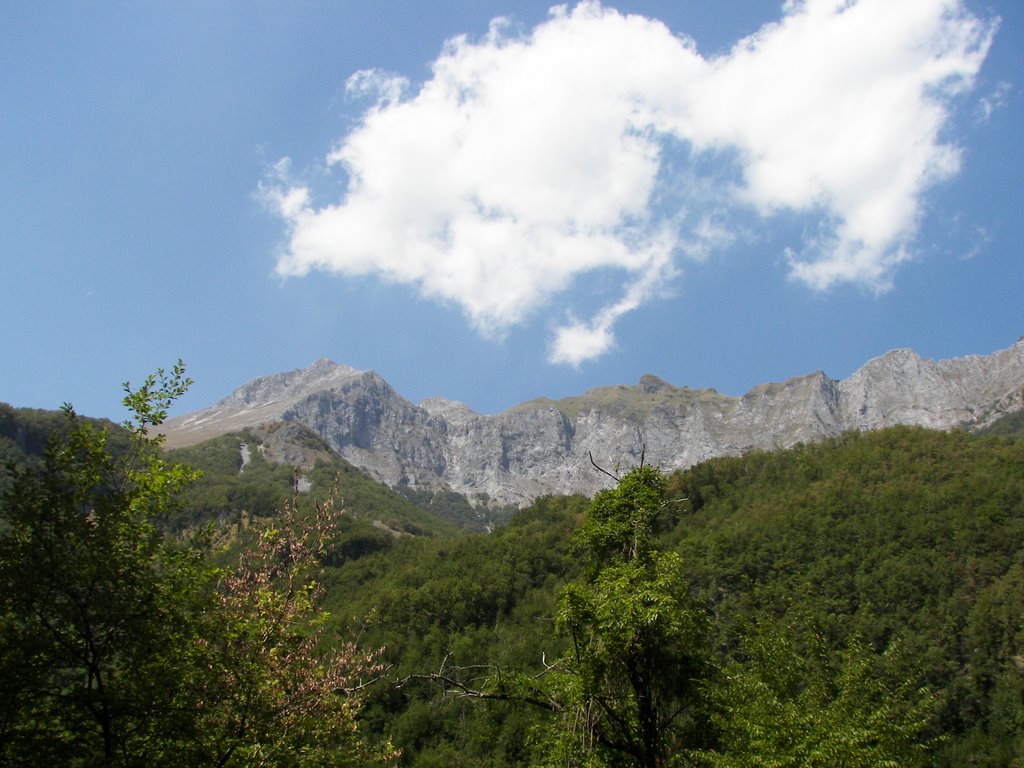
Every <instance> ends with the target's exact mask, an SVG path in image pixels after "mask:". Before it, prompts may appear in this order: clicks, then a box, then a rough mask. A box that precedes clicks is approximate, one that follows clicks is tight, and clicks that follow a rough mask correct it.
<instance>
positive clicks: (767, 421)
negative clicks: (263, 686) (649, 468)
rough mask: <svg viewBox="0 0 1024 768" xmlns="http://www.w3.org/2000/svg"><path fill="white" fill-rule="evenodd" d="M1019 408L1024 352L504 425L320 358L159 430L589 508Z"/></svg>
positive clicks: (679, 394)
mask: <svg viewBox="0 0 1024 768" xmlns="http://www.w3.org/2000/svg"><path fill="white" fill-rule="evenodd" d="M1022 409H1024V338H1021V339H1020V340H1018V341H1017V342H1016V343H1015V344H1014V345H1013V346H1011V347H1009V348H1007V349H1003V350H1000V351H997V352H994V353H992V354H990V355H970V356H965V357H958V358H953V359H950V360H942V361H933V360H926V359H923V358H922V357H920V356H919V355H917V354H916V353H915V352H913V351H912V350H909V349H899V350H894V351H891V352H888V353H886V354H884V355H882V356H881V357H878V358H875V359H874V360H871V361H869V362H868V363H866V364H865V365H864V366H863V367H861V368H860V369H859V370H857V371H856V372H855V373H854V374H852V375H851V376H850V377H849V378H846V379H842V380H836V379H832V378H829V377H828V376H827V375H825V373H823V372H822V371H817V372H815V373H811V374H807V375H804V376H798V377H795V378H791V379H789V380H787V381H784V382H781V383H771V384H764V385H761V386H758V387H755V388H754V389H752V390H751V391H750V392H748V393H747V394H745V395H743V396H742V397H731V396H728V395H723V394H720V393H718V392H716V391H715V390H713V389H692V388H689V387H679V386H674V385H672V384H669V383H668V382H666V381H664V380H662V379H660V378H658V377H657V376H654V375H652V374H647V375H644V376H643V377H641V379H640V381H639V382H638V383H637V384H636V385H633V386H625V385H619V386H608V387H597V388H594V389H591V390H589V391H588V392H586V393H585V394H583V395H579V396H574V397H568V398H564V399H561V400H551V399H547V398H543V397H542V398H538V399H536V400H531V401H529V402H525V403H521V404H519V405H516V406H513V407H512V408H509V409H508V410H506V411H503V412H502V413H498V414H494V415H483V414H479V413H476V412H474V411H473V410H472V409H470V408H469V407H468V406H466V405H465V404H463V403H460V402H457V401H452V400H446V399H444V398H439V397H438V398H430V399H428V400H425V401H423V402H421V403H420V404H419V405H414V404H413V403H411V402H409V401H408V400H406V399H405V398H403V397H402V396H401V395H399V394H398V393H397V392H396V391H395V390H394V389H393V388H392V387H391V386H390V385H389V384H388V383H387V382H386V381H385V380H384V379H383V378H382V377H381V376H379V375H378V374H377V373H375V372H373V371H362V370H357V369H355V368H351V367H349V366H346V365H340V364H337V363H334V362H332V361H331V360H327V359H321V360H317V361H316V362H314V363H313V364H312V365H310V366H309V367H308V368H304V369H299V370H294V371H290V372H286V373H278V374H273V375H269V376H262V377H260V378H257V379H254V380H252V381H250V382H248V383H247V384H244V385H243V386H241V387H239V388H238V389H236V390H235V391H234V392H233V393H231V394H230V395H229V396H227V397H226V398H224V399H223V400H221V401H220V402H218V403H216V404H214V405H212V406H210V407H208V408H204V409H202V410H199V411H196V412H194V413H190V414H186V415H183V416H178V417H175V418H172V419H169V420H168V421H167V422H166V423H165V425H164V431H165V434H166V437H167V444H168V447H172V448H173V447H183V446H186V445H192V444H196V443H199V442H202V441H204V440H207V439H210V438H214V437H217V436H219V435H223V434H226V433H230V432H235V431H239V430H242V429H247V428H249V429H251V428H256V427H261V426H266V425H270V424H276V423H280V422H285V423H288V424H291V425H301V426H304V427H305V428H308V429H309V430H312V431H313V432H315V433H316V434H317V435H319V436H320V437H321V438H322V439H323V440H324V441H325V442H326V443H327V444H328V445H329V446H330V447H331V448H332V449H333V450H334V451H336V452H337V453H338V454H340V455H341V456H342V457H344V458H345V459H347V460H348V461H349V462H351V463H352V464H354V465H356V466H357V467H360V468H362V469H364V470H366V471H367V472H368V473H369V474H370V475H371V476H373V477H374V478H376V479H377V480H380V481H381V482H383V483H385V484H387V485H390V486H392V487H401V486H409V487H411V488H414V489H437V488H444V489H450V490H454V491H456V492H458V493H461V494H464V495H465V496H466V497H467V498H469V499H470V500H471V501H472V502H473V503H475V504H478V505H481V506H484V505H509V504H512V505H521V504H524V503H527V502H529V501H531V500H533V499H535V498H537V497H539V496H543V495H547V494H567V493H581V494H585V495H590V494H593V493H594V492H595V491H596V490H599V489H600V488H603V487H607V486H608V485H609V484H610V483H611V482H612V481H611V479H610V478H609V476H608V474H606V473H602V472H600V471H598V470H597V467H598V466H599V467H601V468H604V469H606V470H608V471H610V472H614V468H615V467H617V466H622V467H631V466H634V465H636V464H638V463H640V461H641V459H643V460H644V461H646V462H647V463H650V464H655V465H658V466H660V467H661V468H662V469H665V470H673V469H679V468H685V467H688V466H691V465H693V464H696V463H698V462H700V461H703V460H705V459H709V458H712V457H716V456H722V455H735V454H740V453H744V452H746V451H750V450H756V449H762V450H767V449H773V448H779V447H787V446H790V445H794V444H796V443H800V442H805V443H806V442H812V441H816V440H819V439H822V438H825V437H830V436H833V435H837V434H839V433H842V432H845V431H849V430H862V431H863V430H873V429H880V428H883V427H888V426H894V425H897V424H907V425H917V426H924V427H929V428H934V429H954V428H964V429H968V430H973V429H979V428H982V427H985V426H987V425H989V424H991V423H992V422H994V421H995V420H996V419H998V418H1000V417H1001V416H1004V415H1006V414H1009V413H1014V412H1017V411H1020V410H1022ZM281 434H295V433H294V430H287V431H285V432H282V433H281ZM279 442H280V441H279ZM276 450H279V451H281V458H280V460H281V461H290V462H297V461H301V459H302V451H301V440H300V439H299V437H298V436H296V437H295V439H294V440H293V441H291V443H290V445H289V446H288V450H287V451H285V450H284V448H283V447H282V446H277V448H276Z"/></svg>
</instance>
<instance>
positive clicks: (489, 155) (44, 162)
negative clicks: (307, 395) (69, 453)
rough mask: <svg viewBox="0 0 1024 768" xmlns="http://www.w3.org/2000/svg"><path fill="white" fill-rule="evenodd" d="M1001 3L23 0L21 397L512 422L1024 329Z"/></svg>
mask: <svg viewBox="0 0 1024 768" xmlns="http://www.w3.org/2000/svg"><path fill="white" fill-rule="evenodd" d="M1022 42H1024V8H1022V7H1021V6H1020V4H1019V3H1018V2H1016V0H998V1H995V2H979V1H977V0H967V2H965V3H958V2H954V1H953V0H899V1H898V2H894V1H893V0H859V1H858V2H849V3H843V2H838V1H837V0H807V1H806V2H790V3H788V4H787V5H786V6H785V7H783V5H782V3H781V1H780V2H765V1H761V0H757V1H754V0H733V1H731V2H716V3H706V2H682V1H680V0H670V1H669V0H666V1H665V2H660V1H658V0H646V1H644V2H639V1H635V2H622V3H617V4H616V3H611V2H607V3H604V4H603V5H598V4H597V3H583V4H580V5H567V6H564V7H562V8H561V9H560V10H555V11H551V10H550V3H548V2H526V1H524V0H507V1H506V2H500V1H498V0H486V1H480V0H473V1H472V2H470V1H469V0H465V1H462V2H455V1H451V2H449V1H447V0H439V2H433V3H422V2H412V1H409V2H405V1H404V0H403V1H399V0H381V1H380V2H373V3H356V2H340V1H339V2H313V1H312V0H301V1H300V2H283V1H282V2H269V1H266V2H263V1H258V2H245V3H242V2H226V1H225V2H206V1H205V0H204V1H202V2H189V1H188V0H185V1H182V0H175V2H155V1H154V2H145V3H134V2H106V3H86V2H60V3H36V2H18V1H15V2H11V3H6V4H5V5H4V8H3V10H0V71H3V72H4V76H3V78H0V104H2V105H3V116H2V118H0V185H2V187H0V190H2V191H0V195H2V197H0V201H2V202H0V259H2V261H0V266H2V272H0V275H2V282H0V284H2V286H3V296H4V301H3V302H2V304H0V345H2V349H3V353H4V355H3V356H4V364H3V365H2V366H0V401H5V402H8V403H10V404H12V405H15V406H27V407H38V408H55V407H58V406H59V405H60V404H61V403H62V402H64V401H71V402H72V403H74V404H75V406H76V408H77V409H78V410H79V411H80V412H83V413H87V414H90V415H98V416H109V417H112V418H115V419H120V418H122V417H123V415H124V414H123V411H122V409H121V407H120V385H121V382H123V381H125V380H131V381H136V382H137V381H139V380H141V379H142V378H144V377H145V375H146V374H147V373H149V372H150V371H152V370H154V369H156V368H158V367H169V366H170V365H172V364H173V363H174V361H175V360H176V359H178V358H182V359H184V360H185V362H186V365H187V366H188V369H189V373H190V374H191V375H192V376H193V378H194V379H195V380H196V383H195V385H194V387H193V389H192V391H191V392H190V393H189V394H188V395H187V396H186V397H185V398H184V399H183V400H182V401H181V403H180V404H179V406H178V407H177V408H176V409H175V413H182V412H185V411H190V410H194V409H197V408H200V407H204V406H206V405H210V404H212V403H213V402H214V401H216V400H218V399H220V398H221V397H223V396H225V395H227V394H228V393H229V392H230V391H231V390H232V389H234V388H235V387H236V386H238V385H240V384H242V383H244V382H246V381H248V380H249V379H251V378H253V377H256V376H259V375H263V374H268V373H275V372H279V371H286V370H291V369H294V368H301V367H305V366H307V365H309V364H310V363H311V362H313V361H314V360H316V359H318V358H321V357H329V358H331V359H333V360H335V361H337V362H340V363H345V364H348V365H352V366H354V367H357V368H364V369H373V370H376V371H377V372H379V373H380V374H381V375H383V376H384V377H385V378H386V379H387V380H388V381H389V382H390V383H391V384H392V385H393V386H394V387H395V388H396V389H397V390H398V391H399V392H400V393H401V394H403V395H404V396H405V397H407V398H409V399H410V400H412V401H414V402H418V401H419V400H422V399H424V398H426V397H430V396H434V395H441V396H444V397H448V398H450V399H455V400H462V401H464V402H465V403H467V404H468V405H470V406H471V407H472V408H474V409H475V410H477V411H479V412H482V413H494V412H497V411H501V410H503V409H505V408H507V407H510V406H512V405H514V404H516V403H518V402H522V401H524V400H528V399H531V398H533V397H537V396H541V395H544V396H549V397H563V396H567V395H570V394H577V393H581V392H584V391H585V390H587V389H589V388H590V387H593V386H598V385H606V384H620V383H624V384H629V383H635V382H636V381H637V380H638V379H639V377H640V376H641V375H642V374H644V373H646V372H651V373H655V374H657V375H659V376H661V377H662V378H664V379H666V380H668V381H670V382H672V383H674V384H677V385H685V386H694V387H713V388H715V389H717V390H719V391H721V392H725V393H727V394H732V395H740V394H743V393H744V392H746V391H747V390H749V389H750V388H751V387H753V386H755V385H757V384H760V383H763V382H767V381H778V380H782V379H785V378H787V377H789V376H795V375H801V374H804V373H808V372H811V371H813V370H817V369H822V370H824V371H825V372H826V373H828V374H829V375H830V376H833V377H835V378H842V377H845V376H848V375H849V374H850V373H852V372H853V371H854V370H855V369H856V368H857V367H859V366H860V365H861V364H863V363H864V362H866V361H867V360H868V359H870V358H872V357H875V356H877V355H880V354H883V353H884V352H886V351H887V350H889V349H893V348H897V347H911V348H913V349H915V350H916V351H918V352H919V353H920V354H922V355H923V356H925V357H930V358H935V359H943V358H948V357H953V356H958V355H963V354H987V353H989V352H992V351H995V350H996V349H1000V348H1003V347H1006V346H1009V345H1010V344H1012V343H1013V342H1014V341H1015V340H1016V339H1017V338H1018V337H1020V336H1021V334H1024V303H1022V301H1021V294H1022V288H1024V259H1022V252H1021V242H1022V241H1024V231H1022V230H1024V217H1022V215H1021V214H1022V212H1024V211H1022V205H1021V202H1022V199H1024V197H1022V192H1024V181H1022V180H1024V134H1022V131H1021V128H1022V126H1024V105H1022V97H1024V46H1022V45H1021V43H1022Z"/></svg>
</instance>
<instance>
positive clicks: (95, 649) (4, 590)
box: [0, 363, 211, 765]
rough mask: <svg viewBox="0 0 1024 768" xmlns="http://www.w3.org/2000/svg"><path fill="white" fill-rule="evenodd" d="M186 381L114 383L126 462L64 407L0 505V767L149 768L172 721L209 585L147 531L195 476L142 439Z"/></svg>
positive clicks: (190, 553) (198, 569) (105, 436)
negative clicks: (58, 426) (121, 393)
mask: <svg viewBox="0 0 1024 768" xmlns="http://www.w3.org/2000/svg"><path fill="white" fill-rule="evenodd" d="M189 383H190V382H189V380H188V379H187V378H185V376H184V369H183V367H182V366H181V365H180V363H179V365H178V366H176V367H175V368H174V369H173V371H171V373H170V374H165V373H164V372H163V371H159V372H158V373H157V374H156V375H155V376H151V377H149V378H148V379H147V380H146V381H145V383H144V384H143V385H142V387H141V388H139V389H138V390H132V389H131V388H130V387H129V386H128V385H127V384H126V385H125V389H126V395H125V404H126V405H127V406H128V407H129V408H131V410H132V412H133V414H134V417H133V420H132V421H130V422H127V423H126V424H125V427H126V429H127V430H128V432H129V434H130V435H131V441H130V446H129V448H128V449H127V450H126V451H123V452H120V453H117V454H116V455H112V452H111V451H110V450H109V449H108V445H109V443H110V439H111V435H110V430H109V429H96V428H95V427H94V426H92V425H90V424H88V423H85V422H83V421H82V420H80V419H78V417H77V416H76V414H75V412H74V410H73V409H72V408H71V406H69V405H66V406H64V408H63V412H64V417H65V419H66V421H67V428H66V430H64V431H63V433H62V434H60V435H57V436H55V437H54V438H53V439H52V440H51V442H50V445H49V447H48V448H47V450H46V453H45V457H44V461H43V464H42V466H41V467H38V468H31V467H30V468H25V469H22V470H19V471H16V472H15V473H14V476H13V479H12V481H11V483H10V485H9V486H8V487H7V488H6V489H5V493H4V494H3V497H2V499H0V515H2V517H0V707H3V719H2V722H0V729H2V731H0V761H2V762H4V764H7V765H18V764H32V765H39V764H54V765H57V764H81V765H91V764H106V765H114V764H129V763H133V762H149V763H152V764H156V763H159V762H160V760H161V758H162V757H163V754H162V750H163V746H162V744H161V742H162V740H163V739H162V737H161V735H160V734H159V733H157V732H156V729H155V727H154V726H155V724H157V723H159V724H160V726H159V727H160V728H161V729H165V728H166V729H167V730H168V731H170V732H179V731H180V728H178V727H177V726H176V725H175V726H172V725H171V724H172V723H174V722H175V721H178V720H180V719H181V718H182V717H183V715H182V713H181V712H180V711H179V710H178V708H177V702H176V690H177V682H176V681H177V680H179V679H181V677H182V676H183V675H184V674H185V672H186V671H187V670H188V669H189V667H190V665H191V661H192V659H191V658H190V653H189V647H188V642H187V640H188V632H189V627H191V626H193V624H194V621H193V617H194V616H195V615H196V613H197V612H198V611H199V610H200V609H201V604H202V602H203V599H204V594H205V592H206V590H207V589H208V588H209V586H210V582H211V579H210V575H211V574H210V572H209V571H208V570H207V569H205V568H203V567H202V564H201V558H200V555H199V553H198V552H196V551H195V550H193V549H189V548H187V547H183V546H179V545H178V544H176V543H172V542H169V541H168V540H166V539H165V538H164V536H163V535H162V534H161V532H160V531H159V529H158V528H157V526H156V524H155V521H156V520H157V519H159V518H160V517H161V516H162V515H163V514H165V513H166V512H167V510H168V509H169V507H170V505H171V504H172V503H173V498H174V495H175V493H176V492H177V491H178V490H179V489H180V488H181V487H182V486H183V485H184V484H186V483H187V482H188V481H189V480H190V479H191V477H192V473H191V472H190V471H189V470H187V469H185V468H184V467H180V466H168V465H166V464H165V463H164V462H163V460H162V459H161V458H160V455H159V440H158V439H153V438H150V437H149V431H150V430H151V429H152V428H153V427H155V426H156V425H157V424H159V423H160V422H161V421H162V420H163V418H164V416H165V415H166V410H167V407H168V406H169V404H170V402H171V401H172V400H173V399H174V398H176V397H177V396H179V395H180V394H181V393H182V392H184V391H185V389H186V388H187V387H188V385H189Z"/></svg>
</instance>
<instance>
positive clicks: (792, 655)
mask: <svg viewBox="0 0 1024 768" xmlns="http://www.w3.org/2000/svg"><path fill="white" fill-rule="evenodd" d="M905 664H906V662H905V660H904V659H902V658H901V652H900V650H899V646H897V645H893V646H890V648H889V649H888V650H887V651H886V653H884V654H876V653H875V652H874V651H872V650H871V648H869V647H868V646H867V645H865V644H864V643H862V642H860V641H858V640H856V639H854V640H851V641H850V642H849V644H848V645H847V647H846V648H843V649H841V650H838V651H837V650H835V649H834V648H833V647H831V646H830V645H829V644H828V643H827V642H826V641H825V639H824V638H823V637H822V636H821V635H820V634H818V633H816V632H813V631H809V630H808V629H806V622H804V623H803V624H802V625H800V626H794V625H783V624H781V623H780V624H779V625H777V626H771V627H768V628H762V629H761V630H759V631H757V632H755V633H753V634H751V635H749V636H748V637H746V638H745V640H744V642H743V645H742V656H741V658H739V659H735V660H733V661H731V662H729V663H728V664H727V665H726V666H725V669H724V672H725V674H724V676H723V677H724V682H723V683H722V684H720V685H717V686H714V689H713V690H712V691H711V694H710V697H711V698H712V699H713V700H714V702H715V704H716V713H715V721H716V725H717V726H718V731H719V747H718V750H717V751H709V752H707V753H706V754H705V755H704V756H703V760H702V761H701V764H702V765H708V766H713V768H832V767H833V766H844V767H845V768H891V767H892V766H915V765H924V764H926V761H927V759H928V749H927V746H928V744H927V739H926V738H924V733H925V732H926V730H927V728H928V726H929V725H930V724H931V722H932V721H933V719H934V716H935V713H936V710H937V707H938V703H939V702H938V699H937V697H936V696H935V695H934V694H933V693H932V692H931V691H929V690H928V689H927V688H920V687H916V686H915V685H914V684H913V683H912V682H911V681H910V680H908V679H907V678H906V677H905V676H904V671H903V668H904V666H905Z"/></svg>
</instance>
